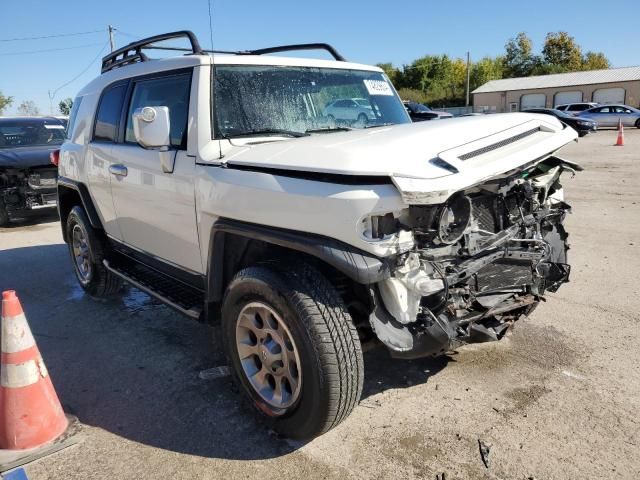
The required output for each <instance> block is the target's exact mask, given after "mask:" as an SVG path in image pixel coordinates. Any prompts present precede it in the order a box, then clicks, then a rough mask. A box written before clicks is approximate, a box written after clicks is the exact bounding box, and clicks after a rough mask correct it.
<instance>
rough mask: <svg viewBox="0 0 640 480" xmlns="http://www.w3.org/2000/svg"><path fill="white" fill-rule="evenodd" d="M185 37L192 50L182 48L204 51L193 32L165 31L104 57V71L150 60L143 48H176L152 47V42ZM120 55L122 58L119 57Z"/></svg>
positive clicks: (197, 51)
mask: <svg viewBox="0 0 640 480" xmlns="http://www.w3.org/2000/svg"><path fill="white" fill-rule="evenodd" d="M183 37H184V38H188V39H189V42H190V43H191V50H189V49H186V48H185V49H180V50H182V51H188V52H191V53H193V54H196V55H197V54H201V53H203V51H202V48H200V42H198V38H197V37H196V36H195V35H194V33H193V32H191V31H189V30H180V31H178V32H170V33H163V34H162V35H155V36H153V37H148V38H143V39H142V40H138V41H137V42H131V43H130V44H129V45H126V46H124V47H122V48H119V49H118V50H116V51H114V52H111V53H110V54H109V55H106V56H104V57H102V73H105V72H108V71H109V70H112V69H114V68H116V67H122V66H124V65H129V64H130V63H137V62H146V61H147V60H149V57H147V56H146V55H145V54H144V52H143V51H142V50H143V49H151V48H153V49H159V50H176V49H175V48H169V47H152V46H151V44H153V43H157V42H162V41H164V40H172V39H174V38H183ZM120 56H121V57H122V58H118V57H120Z"/></svg>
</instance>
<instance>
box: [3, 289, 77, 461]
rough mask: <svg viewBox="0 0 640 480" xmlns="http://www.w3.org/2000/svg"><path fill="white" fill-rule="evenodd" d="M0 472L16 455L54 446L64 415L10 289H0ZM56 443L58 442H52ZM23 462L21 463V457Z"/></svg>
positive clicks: (29, 454) (35, 453) (25, 455)
mask: <svg viewBox="0 0 640 480" xmlns="http://www.w3.org/2000/svg"><path fill="white" fill-rule="evenodd" d="M0 343H1V346H2V353H1V357H2V358H1V361H0V471H3V470H4V468H5V465H6V464H10V463H11V462H15V461H16V459H23V460H25V461H26V460H27V459H28V458H29V457H34V456H36V457H40V456H42V454H45V453H44V452H45V451H50V450H54V451H55V450H59V449H60V448H63V447H62V446H61V445H60V446H57V447H56V448H52V444H53V443H55V441H56V440H59V439H60V437H61V436H62V435H63V434H64V433H65V431H66V430H67V427H68V426H69V420H68V419H67V417H66V416H65V414H64V411H63V410H62V406H61V405H60V400H58V395H56V391H55V389H54V388H53V384H52V383H51V378H50V377H49V373H48V371H47V367H46V366H45V364H44V361H43V360H42V357H41V356H40V352H39V350H38V346H37V345H36V342H35V340H34V338H33V334H32V333H31V329H30V328H29V324H28V323H27V319H26V317H25V315H24V312H23V311H22V306H21V305H20V300H18V297H17V296H16V293H15V291H13V290H8V291H5V292H2V340H1V342H0ZM58 443H60V442H58ZM22 463H26V462H22Z"/></svg>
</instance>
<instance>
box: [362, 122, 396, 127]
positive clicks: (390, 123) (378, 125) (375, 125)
mask: <svg viewBox="0 0 640 480" xmlns="http://www.w3.org/2000/svg"><path fill="white" fill-rule="evenodd" d="M390 125H395V123H393V122H386V123H376V124H374V125H365V126H364V128H375V127H388V126H390Z"/></svg>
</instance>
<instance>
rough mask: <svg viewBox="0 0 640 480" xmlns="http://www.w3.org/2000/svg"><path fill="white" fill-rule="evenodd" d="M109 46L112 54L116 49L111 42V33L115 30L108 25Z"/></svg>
mask: <svg viewBox="0 0 640 480" xmlns="http://www.w3.org/2000/svg"><path fill="white" fill-rule="evenodd" d="M108 30H109V45H111V51H112V52H113V51H114V50H115V49H116V45H115V43H114V41H113V32H114V31H115V30H116V29H115V28H113V27H112V26H111V25H109V28H108Z"/></svg>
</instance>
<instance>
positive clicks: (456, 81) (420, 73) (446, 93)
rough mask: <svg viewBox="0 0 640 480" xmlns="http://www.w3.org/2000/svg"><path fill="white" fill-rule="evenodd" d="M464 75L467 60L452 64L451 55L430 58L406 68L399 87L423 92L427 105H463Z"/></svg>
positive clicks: (400, 77) (398, 81) (399, 76)
mask: <svg viewBox="0 0 640 480" xmlns="http://www.w3.org/2000/svg"><path fill="white" fill-rule="evenodd" d="M465 75H466V64H465V62H464V60H462V59H460V58H458V59H454V60H452V59H451V58H450V57H449V56H448V55H427V56H425V57H422V58H418V59H417V60H414V61H413V62H412V63H411V64H410V65H405V66H404V67H403V69H402V71H401V72H400V74H399V75H398V77H397V78H398V79H397V84H396V87H398V88H400V89H410V90H418V91H421V92H423V94H424V100H423V101H424V102H428V103H433V104H434V105H437V106H448V105H455V104H458V103H459V102H460V101H464V95H465V81H466V80H465ZM403 91H404V90H403Z"/></svg>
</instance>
